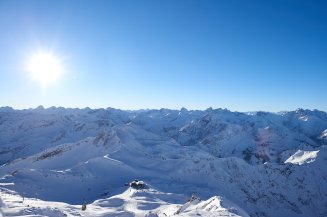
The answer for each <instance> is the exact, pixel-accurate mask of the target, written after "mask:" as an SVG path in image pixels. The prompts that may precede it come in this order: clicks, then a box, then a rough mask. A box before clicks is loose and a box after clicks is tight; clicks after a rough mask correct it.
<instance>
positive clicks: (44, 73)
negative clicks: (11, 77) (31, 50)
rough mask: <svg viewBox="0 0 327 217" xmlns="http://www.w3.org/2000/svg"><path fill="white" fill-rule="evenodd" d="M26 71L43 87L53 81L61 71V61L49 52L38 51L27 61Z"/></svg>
mask: <svg viewBox="0 0 327 217" xmlns="http://www.w3.org/2000/svg"><path fill="white" fill-rule="evenodd" d="M28 71H29V72H30V73H31V75H32V77H33V78H34V79H35V80H37V81H38V82H39V83H40V84H41V85H42V86H43V87H45V86H47V85H48V84H49V83H52V82H55V81H56V80H57V79H58V78H59V77H60V75H61V74H62V72H63V69H62V65H61V62H60V61H59V59H58V58H57V57H56V56H54V55H53V54H51V53H38V54H36V55H34V56H32V57H31V58H30V60H29V63H28Z"/></svg>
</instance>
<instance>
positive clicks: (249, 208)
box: [0, 107, 327, 217]
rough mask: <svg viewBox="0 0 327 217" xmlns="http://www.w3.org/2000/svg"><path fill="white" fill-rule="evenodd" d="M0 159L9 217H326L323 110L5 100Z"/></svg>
mask: <svg viewBox="0 0 327 217" xmlns="http://www.w3.org/2000/svg"><path fill="white" fill-rule="evenodd" d="M0 164H1V165H2V166H1V167H0V189H1V200H0V207H2V212H3V214H4V215H5V216H22V215H37V216H92V217H95V216H148V217H150V216H160V217H161V216H251V217H252V216H253V217H255V216H257V217H259V216H260V217H261V216H266V217H272V216H276V217H277V216H278V217H279V216H291V217H292V216H303V217H308V216H316V217H322V216H327V113H325V112H323V111H318V110H313V111H312V110H304V109H298V110H296V111H290V112H279V113H268V112H250V113H241V112H231V111H228V110H226V109H211V108H210V109H207V110H204V111H200V110H192V111H190V110H187V109H181V110H169V109H160V110H139V111H124V110H118V109H112V108H108V109H89V108H86V109H68V108H56V107H52V108H48V109H44V108H43V107H38V108H36V109H26V110H14V109H12V108H10V107H4V108H0ZM135 179H136V180H142V181H143V182H144V183H145V186H144V187H142V188H135V187H133V186H130V185H128V183H130V182H131V181H133V180H135ZM126 183H127V184H126ZM35 198H37V200H36V199H35ZM72 204H75V205H72ZM82 204H86V205H87V208H86V210H85V211H82V210H81V205H82ZM0 216H1V214H0Z"/></svg>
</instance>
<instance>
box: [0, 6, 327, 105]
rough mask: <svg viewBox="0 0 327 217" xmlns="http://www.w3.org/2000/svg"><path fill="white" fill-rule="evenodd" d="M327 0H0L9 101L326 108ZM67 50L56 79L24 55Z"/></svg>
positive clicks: (3, 85)
mask: <svg viewBox="0 0 327 217" xmlns="http://www.w3.org/2000/svg"><path fill="white" fill-rule="evenodd" d="M326 11H327V2H326V1H304V0H293V1H291V0H283V1H282V0H274V1H259V0H258V1H241V0H235V1H207V0H205V1H189V0H187V1H182V0H178V1H173V0H168V1H163V0H160V1H150V0H149V1H126V0H120V1H118V0H117V1H23V0H22V1H16V0H11V1H0V32H1V34H0V50H1V52H0V76H1V77H0V106H12V107H14V108H29V107H36V106H38V105H41V104H42V105H44V106H45V107H50V106H64V107H81V108H82V107H87V106H88V107H91V108H99V107H104V108H106V107H114V108H122V109H144V108H162V107H164V108H174V109H179V108H181V107H186V108H188V109H205V108H208V107H213V108H227V109H230V110H237V111H254V110H265V111H281V110H293V109H296V108H299V107H301V108H309V109H319V110H324V111H327V100H326V97H325V95H326V93H327V85H326V81H327V13H326ZM37 51H45V52H52V53H54V54H55V55H56V56H58V57H60V58H61V59H62V63H63V67H64V74H63V76H62V77H61V78H60V79H59V80H58V81H57V82H56V83H54V84H51V85H48V86H47V87H46V88H43V87H41V86H40V85H39V84H38V83H36V82H35V81H33V80H31V78H30V74H29V73H28V72H27V71H26V66H25V65H26V60H27V59H28V57H29V56H31V55H33V53H36V52H37Z"/></svg>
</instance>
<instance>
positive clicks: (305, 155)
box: [285, 150, 319, 165]
mask: <svg viewBox="0 0 327 217" xmlns="http://www.w3.org/2000/svg"><path fill="white" fill-rule="evenodd" d="M318 152H319V150H318V151H303V150H298V151H297V152H295V153H294V154H293V155H292V156H291V157H289V158H288V159H287V160H286V161H285V163H292V164H298V165H302V164H304V163H312V162H314V161H315V160H316V158H317V155H318Z"/></svg>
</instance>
